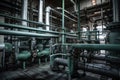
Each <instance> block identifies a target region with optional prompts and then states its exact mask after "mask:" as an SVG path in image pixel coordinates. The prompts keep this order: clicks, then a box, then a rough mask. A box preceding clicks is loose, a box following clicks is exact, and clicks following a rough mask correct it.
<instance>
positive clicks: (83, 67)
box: [78, 63, 120, 80]
mask: <svg viewBox="0 0 120 80" xmlns="http://www.w3.org/2000/svg"><path fill="white" fill-rule="evenodd" d="M106 68H107V67H106ZM78 69H81V70H85V71H88V72H92V73H95V74H99V75H104V76H108V77H111V78H115V79H117V80H118V79H120V74H119V71H118V70H115V69H105V68H103V67H102V68H98V67H95V66H90V65H88V64H86V65H85V64H83V63H80V64H78Z"/></svg>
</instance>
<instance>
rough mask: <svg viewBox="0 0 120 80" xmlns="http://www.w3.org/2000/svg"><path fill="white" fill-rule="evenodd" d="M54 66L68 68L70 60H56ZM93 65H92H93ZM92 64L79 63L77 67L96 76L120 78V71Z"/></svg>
mask: <svg viewBox="0 0 120 80" xmlns="http://www.w3.org/2000/svg"><path fill="white" fill-rule="evenodd" d="M53 65H56V66H57V65H64V66H68V60H67V59H62V58H56V59H55V60H54V64H53ZM91 65H92V64H91ZM91 65H90V64H84V63H79V64H78V65H76V67H77V66H78V70H79V69H80V70H85V71H88V72H92V73H95V74H99V75H104V76H108V77H112V78H120V74H119V71H118V70H115V69H108V67H107V66H104V68H103V67H101V68H100V67H96V66H95V65H92V66H91Z"/></svg>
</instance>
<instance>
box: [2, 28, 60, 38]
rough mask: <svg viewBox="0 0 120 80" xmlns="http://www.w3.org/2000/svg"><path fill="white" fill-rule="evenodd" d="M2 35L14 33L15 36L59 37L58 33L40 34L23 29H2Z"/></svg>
mask: <svg viewBox="0 0 120 80" xmlns="http://www.w3.org/2000/svg"><path fill="white" fill-rule="evenodd" d="M0 35H14V36H29V37H47V38H50V37H58V36H57V35H52V34H38V33H31V32H21V31H13V30H0Z"/></svg>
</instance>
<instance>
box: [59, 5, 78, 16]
mask: <svg viewBox="0 0 120 80" xmlns="http://www.w3.org/2000/svg"><path fill="white" fill-rule="evenodd" d="M57 9H60V10H62V8H61V7H57ZM65 12H66V13H68V14H69V15H71V16H72V17H74V18H77V17H76V16H75V15H73V14H72V13H70V12H69V11H67V10H65Z"/></svg>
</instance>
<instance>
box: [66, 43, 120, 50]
mask: <svg viewBox="0 0 120 80" xmlns="http://www.w3.org/2000/svg"><path fill="white" fill-rule="evenodd" d="M64 45H69V46H73V47H75V48H80V49H87V50H108V51H120V44H64Z"/></svg>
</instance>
